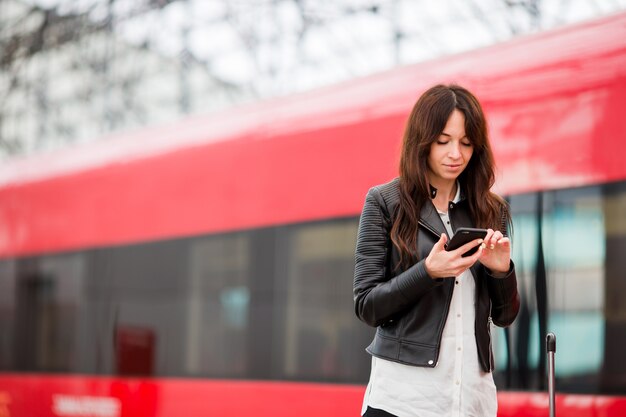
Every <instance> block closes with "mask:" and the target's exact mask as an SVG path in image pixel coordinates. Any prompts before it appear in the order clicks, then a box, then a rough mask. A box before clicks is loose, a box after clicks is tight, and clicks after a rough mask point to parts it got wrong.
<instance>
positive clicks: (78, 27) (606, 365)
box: [0, 0, 626, 417]
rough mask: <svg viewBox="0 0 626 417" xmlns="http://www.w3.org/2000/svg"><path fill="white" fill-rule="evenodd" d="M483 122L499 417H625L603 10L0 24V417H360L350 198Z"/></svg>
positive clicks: (321, 0)
mask: <svg viewBox="0 0 626 417" xmlns="http://www.w3.org/2000/svg"><path fill="white" fill-rule="evenodd" d="M451 82H455V83H459V84H461V85H463V86H466V87H468V88H469V89H470V90H471V91H472V92H474V93H475V94H476V95H477V97H478V98H479V100H480V101H481V103H482V105H483V107H484V110H485V113H486V115H487V119H488V122H489V129H490V138H491V141H492V146H493V150H494V155H495V158H496V163H497V172H496V178H497V181H496V186H495V191H497V192H498V193H500V194H501V195H503V196H504V197H505V198H507V200H508V201H509V202H510V205H511V211H512V214H513V220H514V227H513V230H514V235H513V259H514V260H515V263H516V271H517V276H518V288H519V290H520V293H521V295H522V306H521V310H520V314H519V316H518V318H517V320H516V322H515V323H514V325H513V326H512V327H510V328H508V329H506V330H503V329H500V328H495V327H493V326H492V327H491V328H490V331H491V333H492V335H493V339H492V340H493V351H494V355H495V362H496V370H495V373H494V378H495V381H496V384H497V386H498V390H499V393H498V402H499V410H500V411H499V417H507V416H520V415H524V416H526V417H534V416H544V415H547V414H548V410H547V404H548V403H547V398H546V396H545V394H544V392H545V389H546V375H545V374H546V358H545V355H544V344H543V338H544V336H545V334H546V332H547V331H553V332H555V333H556V335H557V369H556V376H557V390H558V391H559V397H558V401H559V404H560V405H559V406H560V407H561V408H560V409H561V410H562V411H561V412H562V413H563V415H571V416H574V415H575V416H577V417H583V416H585V417H591V416H599V415H601V416H606V417H622V416H624V415H626V363H625V362H624V361H623V353H624V351H626V304H625V303H624V302H623V300H624V298H625V297H626V256H625V254H626V215H625V214H624V213H626V165H625V164H624V163H623V159H624V155H626V118H624V109H625V108H626V0H571V1H568V0H525V1H524V0H446V1H427V0H413V1H411V0H379V1H366V0H363V1H356V0H335V1H331V0H318V1H313V0H310V1H309V0H178V1H172V0H136V1H130V0H65V1H64V0H58V1H53V0H0V417H9V416H13V417H14V416H38V417H47V416H50V417H52V416H83V417H87V416H89V417H93V416H99V417H136V416H150V417H156V416H179V415H181V414H182V415H185V416H186V417H196V416H198V417H200V416H207V415H219V416H226V417H227V416H246V415H256V416H272V417H283V416H284V417H287V416H292V415H298V416H299V417H307V416H311V417H312V416H319V415H324V416H329V417H332V416H336V417H340V416H341V417H343V416H349V415H354V416H356V415H358V412H359V410H360V404H361V401H362V398H363V393H364V390H365V384H366V383H367V380H368V376H369V372H370V361H371V358H370V356H369V355H368V354H367V353H366V352H365V347H366V346H367V345H368V344H369V343H370V342H371V340H372V336H373V332H374V331H375V329H373V328H370V327H368V326H366V325H365V324H363V323H362V322H360V321H359V320H358V319H357V318H356V316H355V314H354V305H353V299H352V279H353V273H354V251H355V240H356V235H357V230H358V224H359V214H360V212H361V208H362V206H363V201H364V197H365V194H366V193H367V190H368V189H369V188H370V187H372V186H374V185H376V184H381V183H384V182H386V181H389V180H390V179H392V178H393V177H395V176H397V160H398V155H399V149H400V145H401V144H400V142H401V137H402V132H403V128H404V124H405V121H406V118H407V115H408V113H409V111H410V109H411V107H412V106H413V104H414V102H415V100H416V99H417V97H419V95H420V94H421V92H423V91H424V90H425V89H426V88H428V87H430V86H432V85H434V84H436V83H451Z"/></svg>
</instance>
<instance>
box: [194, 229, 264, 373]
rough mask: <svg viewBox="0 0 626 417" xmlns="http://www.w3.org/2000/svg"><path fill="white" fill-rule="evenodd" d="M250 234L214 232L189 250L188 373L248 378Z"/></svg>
mask: <svg viewBox="0 0 626 417" xmlns="http://www.w3.org/2000/svg"><path fill="white" fill-rule="evenodd" d="M250 246H251V245H250V237H249V234H235V235H225V236H209V237H206V238H201V239H197V240H195V241H193V242H192V243H191V246H190V252H189V265H190V271H189V277H190V283H189V286H188V291H187V300H188V302H187V306H186V313H185V315H186V317H185V319H184V321H183V323H184V324H185V326H186V329H185V337H186V343H185V354H184V355H183V356H184V357H185V373H186V374H190V375H205V376H206V375H208V376H216V377H231V378H232V377H243V376H246V373H247V370H248V368H247V365H248V362H247V358H246V355H247V344H248V337H249V326H248V319H249V315H250V314H249V309H250V301H251V300H250V298H251V296H252V295H251V291H250V288H249V280H250V273H251V271H250V270H251V265H250V262H251V253H250Z"/></svg>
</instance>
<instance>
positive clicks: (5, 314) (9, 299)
mask: <svg viewBox="0 0 626 417" xmlns="http://www.w3.org/2000/svg"><path fill="white" fill-rule="evenodd" d="M16 265H17V262H16V261H15V260H10V259H9V260H2V261H0V369H2V370H13V368H14V366H13V344H14V341H13V334H14V332H15V328H14V324H15V292H16V291H15V290H16V274H15V269H16Z"/></svg>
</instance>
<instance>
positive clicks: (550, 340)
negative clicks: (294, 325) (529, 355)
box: [546, 333, 556, 417]
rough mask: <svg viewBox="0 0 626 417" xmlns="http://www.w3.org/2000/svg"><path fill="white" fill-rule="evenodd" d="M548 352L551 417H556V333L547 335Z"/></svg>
mask: <svg viewBox="0 0 626 417" xmlns="http://www.w3.org/2000/svg"><path fill="white" fill-rule="evenodd" d="M546 352H547V354H548V396H549V398H550V417H556V404H555V401H554V400H555V393H554V379H555V378H554V354H555V353H556V336H555V335H554V333H548V334H547V335H546Z"/></svg>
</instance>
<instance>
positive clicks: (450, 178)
mask: <svg viewBox="0 0 626 417" xmlns="http://www.w3.org/2000/svg"><path fill="white" fill-rule="evenodd" d="M493 183H494V163H493V155H492V152H491V148H490V145H489V140H488V137H487V126H486V121H485V117H484V114H483V111H482V108H481V106H480V104H479V102H478V100H477V99H476V97H474V96H473V95H472V94H471V93H470V92H469V91H467V90H466V89H464V88H462V87H459V86H456V85H449V86H445V85H437V86H435V87H432V88H431V89H429V90H428V91H426V92H425V93H424V94H423V95H422V96H421V97H420V98H419V100H418V101H417V103H416V104H415V106H414V107H413V110H412V111H411V114H410V117H409V120H408V123H407V126H406V129H405V133H404V139H403V147H402V156H401V160H400V176H399V178H396V179H394V180H393V181H391V182H389V183H387V184H383V185H379V186H376V187H374V188H372V189H370V190H369V192H368V194H367V197H366V199H365V205H364V207H363V212H362V214H361V219H360V223H359V231H358V237H357V245H356V269H355V274H354V302H355V311H356V314H357V316H358V317H359V319H361V320H362V321H364V322H365V323H367V324H368V325H370V326H373V327H377V331H376V335H375V337H374V340H373V342H372V343H371V344H370V346H369V347H368V348H367V349H366V350H367V352H369V353H370V354H371V355H372V370H371V375H370V381H369V384H368V386H367V389H366V392H365V398H364V401H363V409H362V414H363V415H364V416H367V417H371V416H399V417H404V416H419V417H430V416H437V417H439V416H465V417H467V416H479V417H487V416H494V417H495V416H496V412H497V400H496V387H495V385H494V382H493V376H492V374H491V372H492V371H493V369H494V363H493V353H492V350H491V332H490V330H491V325H492V323H493V324H495V325H497V326H508V325H510V324H511V323H512V322H513V320H514V319H515V317H516V316H517V312H518V310H519V295H518V292H517V281H516V278H515V269H514V266H513V263H512V261H511V259H510V253H511V243H510V240H509V238H508V237H506V230H507V226H508V225H509V224H510V222H511V219H510V215H509V211H508V209H507V205H506V202H505V201H504V200H503V199H502V198H500V197H498V196H497V195H495V194H493V193H491V192H490V188H491V186H492V185H493ZM460 227H478V228H484V229H488V232H487V235H486V236H485V238H484V239H477V240H474V241H472V242H470V243H467V244H465V245H464V246H462V247H460V248H458V249H456V250H451V251H446V243H447V242H448V241H449V240H450V238H451V237H452V236H453V235H454V232H455V230H457V229H458V228H460ZM475 247H478V248H477V251H476V252H475V253H474V254H473V255H470V256H466V257H463V256H462V255H463V254H465V253H466V252H467V251H468V250H470V249H472V248H475Z"/></svg>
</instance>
